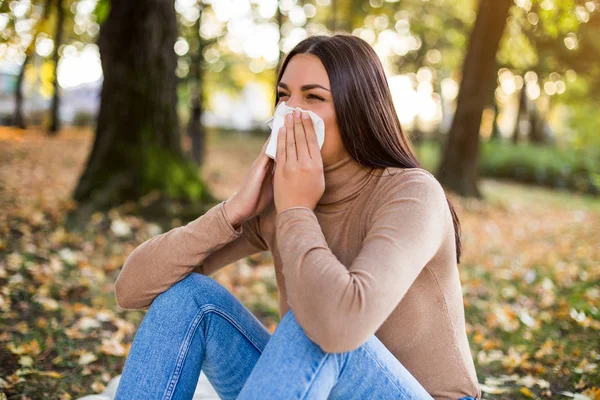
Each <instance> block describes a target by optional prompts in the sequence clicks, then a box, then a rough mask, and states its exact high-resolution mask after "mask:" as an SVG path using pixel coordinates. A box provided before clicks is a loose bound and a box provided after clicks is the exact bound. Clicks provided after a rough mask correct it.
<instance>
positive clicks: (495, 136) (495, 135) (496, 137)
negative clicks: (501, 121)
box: [490, 98, 502, 140]
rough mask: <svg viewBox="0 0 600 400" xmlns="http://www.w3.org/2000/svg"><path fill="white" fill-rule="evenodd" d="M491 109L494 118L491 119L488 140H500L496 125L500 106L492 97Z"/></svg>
mask: <svg viewBox="0 0 600 400" xmlns="http://www.w3.org/2000/svg"><path fill="white" fill-rule="evenodd" d="M492 110H493V112H494V119H493V121H492V135H491V137H490V140H500V138H501V136H502V135H501V134H500V126H498V115H499V114H500V107H498V101H497V100H496V99H495V98H494V101H493V103H492Z"/></svg>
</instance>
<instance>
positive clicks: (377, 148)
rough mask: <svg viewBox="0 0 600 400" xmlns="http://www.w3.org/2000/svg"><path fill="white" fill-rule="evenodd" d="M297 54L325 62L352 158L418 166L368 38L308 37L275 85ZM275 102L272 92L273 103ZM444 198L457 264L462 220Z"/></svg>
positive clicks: (367, 162)
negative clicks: (452, 226)
mask: <svg viewBox="0 0 600 400" xmlns="http://www.w3.org/2000/svg"><path fill="white" fill-rule="evenodd" d="M296 54H313V55H315V56H317V57H319V59H320V60H321V62H322V63H323V66H324V67H325V70H326V71H327V75H328V76H329V81H330V83H331V93H332V96H333V99H334V102H333V103H334V108H335V114H336V118H337V123H338V126H339V128H340V135H341V137H342V142H343V143H344V146H345V147H346V149H347V150H348V153H350V155H351V157H352V158H354V160H356V162H358V163H359V164H361V165H364V166H367V167H376V168H387V167H397V168H422V167H421V165H420V163H419V161H418V160H417V157H416V156H415V154H414V152H413V150H412V146H411V144H410V141H409V139H408V137H407V136H406V134H405V133H404V131H403V130H402V127H401V125H400V120H399V119H398V115H397V113H396V110H395V108H394V104H393V102H392V95H391V93H390V90H389V86H388V81H387V78H386V76H385V72H384V70H383V66H382V65H381V61H380V60H379V57H378V56H377V54H376V53H375V51H374V50H373V48H372V47H371V46H370V45H369V44H368V43H367V42H365V41H364V40H363V39H361V38H359V37H357V36H353V35H350V34H347V33H337V34H335V35H333V36H326V35H315V36H310V37H308V38H306V39H304V40H302V41H301V42H300V43H298V44H297V45H296V46H295V47H294V48H293V49H292V51H291V52H290V53H289V54H288V55H287V56H286V57H285V60H284V61H283V63H282V64H281V67H280V69H279V72H278V74H277V85H278V84H279V82H280V81H281V77H282V76H283V73H284V71H285V68H286V66H287V64H288V63H289V61H290V60H291V58H292V57H293V56H294V55H296ZM276 87H277V86H276ZM278 103H279V96H278V95H277V90H275V106H277V104H278ZM444 193H445V191H444ZM446 201H447V202H448V206H449V207H450V212H451V214H452V221H453V223H454V236H455V240H456V261H457V263H460V254H461V241H460V222H459V220H458V216H457V215H456V211H455V210H454V207H453V206H452V203H451V202H450V200H449V199H448V196H447V195H446Z"/></svg>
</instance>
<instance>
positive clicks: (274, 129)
mask: <svg viewBox="0 0 600 400" xmlns="http://www.w3.org/2000/svg"><path fill="white" fill-rule="evenodd" d="M294 110H300V111H306V112H307V113H308V115H310V118H311V119H312V122H313V126H314V129H315V133H316V134H317V143H318V144H319V149H321V148H322V147H323V142H324V141H325V122H324V121H323V119H322V118H321V117H319V116H318V115H317V114H315V113H314V112H312V111H308V110H303V109H301V108H300V107H296V108H292V107H288V106H287V105H286V104H285V101H282V102H281V103H280V104H279V105H278V106H277V108H276V109H275V114H274V115H273V117H271V118H269V119H268V120H267V121H265V123H266V124H268V125H269V127H270V128H271V139H270V140H269V144H268V145H267V150H266V151H265V152H266V154H267V156H269V157H271V158H272V159H273V160H275V157H276V154H277V136H278V133H279V128H281V127H282V126H283V125H284V124H285V121H284V118H285V116H286V115H288V114H291V113H292V112H294Z"/></svg>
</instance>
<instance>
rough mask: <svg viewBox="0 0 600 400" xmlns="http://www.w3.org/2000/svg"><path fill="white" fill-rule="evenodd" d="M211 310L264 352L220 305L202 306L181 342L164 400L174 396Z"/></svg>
mask: <svg viewBox="0 0 600 400" xmlns="http://www.w3.org/2000/svg"><path fill="white" fill-rule="evenodd" d="M211 311H212V312H214V313H215V314H217V315H219V316H221V317H222V318H224V319H226V320H227V321H228V322H229V323H230V324H231V325H233V326H234V327H235V328H236V329H237V330H238V331H239V332H240V333H241V334H242V335H244V336H245V337H246V339H247V340H248V341H249V342H250V343H251V344H252V345H253V346H254V347H255V348H256V349H257V350H258V351H259V352H260V353H261V354H262V352H263V349H261V348H260V346H259V345H258V342H257V341H256V340H255V339H254V337H253V336H252V335H251V334H250V333H249V332H247V331H246V330H245V329H244V328H243V326H242V325H240V324H239V323H238V322H237V321H235V319H233V318H231V317H230V316H229V315H228V314H227V312H225V311H223V310H221V309H220V308H219V307H218V306H216V305H214V304H208V305H205V306H202V307H201V308H200V309H199V310H198V312H197V313H196V315H195V316H194V319H193V320H192V323H191V324H190V327H189V328H188V331H187V333H186V335H185V338H184V340H183V343H182V344H181V348H180V350H179V354H178V356H177V362H176V364H175V369H174V371H173V373H172V375H171V379H170V380H169V383H168V384H167V388H166V389H165V393H164V394H163V399H164V400H170V399H171V398H172V396H173V393H174V389H175V386H176V385H177V383H178V381H179V376H180V374H181V369H182V368H183V364H184V362H185V358H186V356H187V353H188V350H189V348H190V344H191V342H192V338H193V336H194V334H195V333H196V330H197V329H198V326H200V323H201V322H202V320H203V319H204V316H205V315H206V314H208V313H209V312H211Z"/></svg>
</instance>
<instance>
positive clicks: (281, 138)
mask: <svg viewBox="0 0 600 400" xmlns="http://www.w3.org/2000/svg"><path fill="white" fill-rule="evenodd" d="M275 158H276V161H277V164H281V165H283V164H284V163H285V125H284V126H282V127H281V128H279V131H278V132H277V154H276V156H275Z"/></svg>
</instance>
